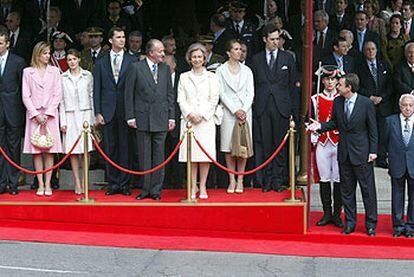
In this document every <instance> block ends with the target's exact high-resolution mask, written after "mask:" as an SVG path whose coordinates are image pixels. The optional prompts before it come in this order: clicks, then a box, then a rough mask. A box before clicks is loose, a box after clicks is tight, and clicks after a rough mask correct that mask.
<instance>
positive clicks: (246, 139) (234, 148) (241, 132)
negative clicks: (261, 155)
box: [231, 121, 253, 159]
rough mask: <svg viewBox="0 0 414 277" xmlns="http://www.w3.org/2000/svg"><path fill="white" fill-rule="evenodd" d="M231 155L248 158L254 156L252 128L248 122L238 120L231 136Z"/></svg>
mask: <svg viewBox="0 0 414 277" xmlns="http://www.w3.org/2000/svg"><path fill="white" fill-rule="evenodd" d="M231 155H232V156H233V157H237V158H244V159H248V158H250V157H251V156H253V145H252V140H251V138H250V129H249V124H248V123H247V122H244V123H240V122H238V121H237V122H236V123H235V124H234V128H233V134H232V136H231Z"/></svg>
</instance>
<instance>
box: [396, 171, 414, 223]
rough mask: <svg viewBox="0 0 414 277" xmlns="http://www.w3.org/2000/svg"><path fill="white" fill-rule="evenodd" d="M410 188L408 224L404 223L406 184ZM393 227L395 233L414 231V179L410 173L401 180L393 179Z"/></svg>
mask: <svg viewBox="0 0 414 277" xmlns="http://www.w3.org/2000/svg"><path fill="white" fill-rule="evenodd" d="M406 183H407V187H408V210H407V223H406V222H405V221H404V206H405V184H406ZM391 188H392V192H391V195H392V226H393V228H394V230H395V231H404V230H406V229H407V230H408V231H414V210H413V207H414V179H413V178H411V177H410V175H409V174H408V172H406V173H405V175H404V176H402V177H401V178H394V177H391Z"/></svg>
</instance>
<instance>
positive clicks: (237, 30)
mask: <svg viewBox="0 0 414 277" xmlns="http://www.w3.org/2000/svg"><path fill="white" fill-rule="evenodd" d="M236 33H237V34H238V35H240V23H236Z"/></svg>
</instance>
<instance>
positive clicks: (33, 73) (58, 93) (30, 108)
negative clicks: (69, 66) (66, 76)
mask: <svg viewBox="0 0 414 277" xmlns="http://www.w3.org/2000/svg"><path fill="white" fill-rule="evenodd" d="M22 94H23V103H24V105H25V106H26V109H27V112H28V116H29V118H33V117H35V116H37V115H39V114H40V112H39V110H40V109H41V108H44V109H45V114H46V115H48V116H52V117H57V116H58V115H59V113H58V107H59V103H60V101H61V99H62V80H61V77H60V72H59V69H58V68H57V67H54V66H50V65H48V66H47V67H46V71H45V75H44V76H43V79H42V78H41V77H40V75H39V72H38V70H37V69H36V68H34V67H28V68H25V69H24V70H23V86H22Z"/></svg>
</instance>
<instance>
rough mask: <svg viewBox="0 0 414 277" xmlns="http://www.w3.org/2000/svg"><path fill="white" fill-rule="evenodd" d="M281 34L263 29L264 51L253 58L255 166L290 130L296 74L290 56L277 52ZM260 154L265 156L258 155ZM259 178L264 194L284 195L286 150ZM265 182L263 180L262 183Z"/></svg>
mask: <svg viewBox="0 0 414 277" xmlns="http://www.w3.org/2000/svg"><path fill="white" fill-rule="evenodd" d="M279 35H280V30H279V29H277V28H276V26H275V25H274V24H272V23H271V24H268V25H266V26H265V27H264V28H263V40H264V42H265V44H266V48H265V50H264V51H262V52H259V53H257V54H256V55H254V56H253V59H252V61H251V69H252V71H253V75H254V80H255V101H254V104H253V118H254V122H255V123H256V124H255V123H254V125H256V126H255V127H254V129H255V131H254V139H253V140H254V141H255V144H256V145H255V148H256V150H257V151H256V150H255V153H256V163H257V164H260V163H262V162H263V161H264V160H265V159H266V158H267V157H269V156H270V155H271V154H272V153H273V152H274V151H275V149H276V147H278V146H279V145H280V143H281V142H282V140H283V137H284V136H285V134H286V131H287V129H288V128H289V117H290V116H291V115H292V101H293V94H294V92H295V85H296V82H297V80H298V79H297V78H298V77H297V71H296V66H295V62H294V60H293V57H292V55H291V54H289V53H286V52H285V51H282V50H278V44H279ZM257 153H263V157H260V156H261V155H260V154H259V155H257ZM263 174H264V176H263V178H261V177H260V176H258V178H257V182H258V183H261V184H260V185H262V190H263V191H264V192H268V191H270V190H271V189H274V190H276V191H283V190H284V186H285V185H287V181H288V175H289V173H288V167H287V147H283V148H282V151H281V152H280V153H279V154H278V155H277V156H276V158H275V159H274V160H273V161H272V162H271V163H270V164H269V165H268V166H267V167H266V168H265V170H264V173H263ZM260 179H262V180H260Z"/></svg>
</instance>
